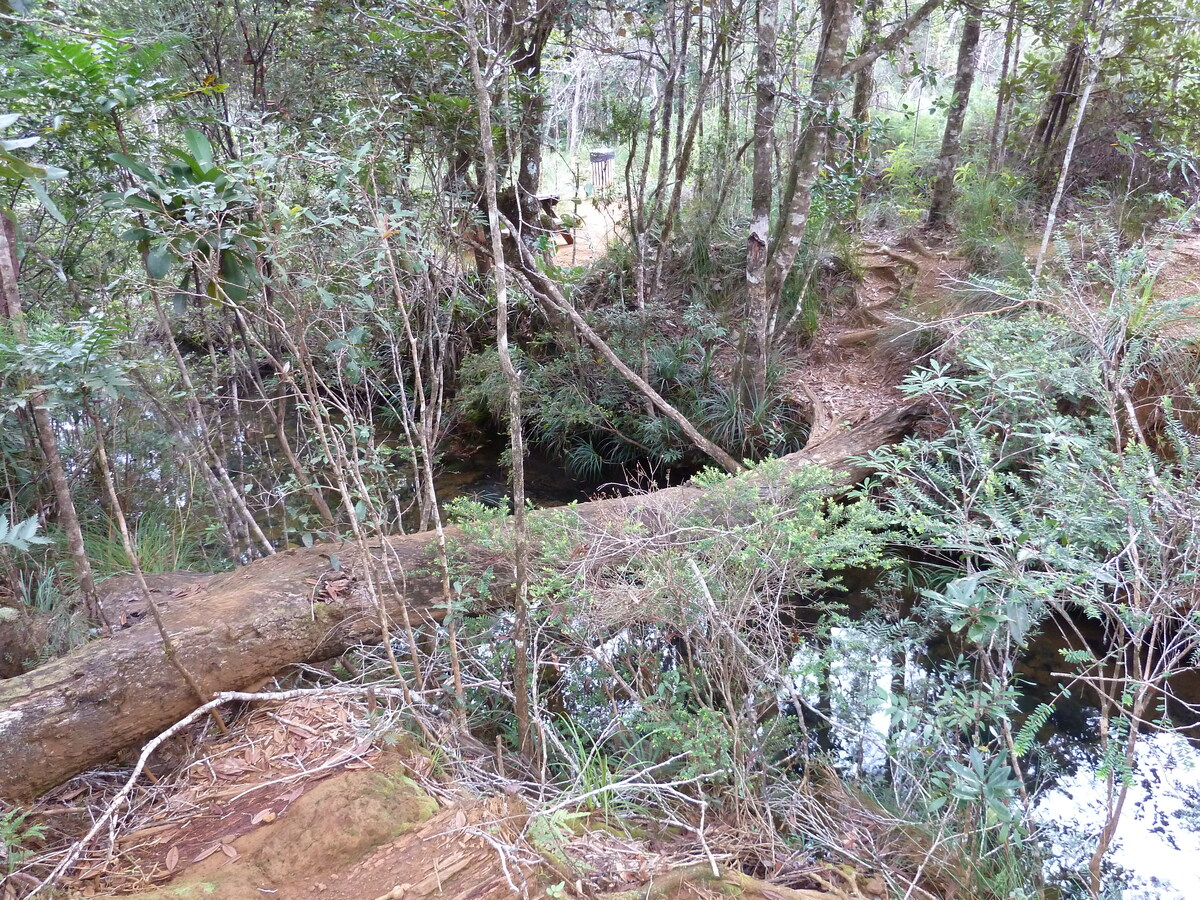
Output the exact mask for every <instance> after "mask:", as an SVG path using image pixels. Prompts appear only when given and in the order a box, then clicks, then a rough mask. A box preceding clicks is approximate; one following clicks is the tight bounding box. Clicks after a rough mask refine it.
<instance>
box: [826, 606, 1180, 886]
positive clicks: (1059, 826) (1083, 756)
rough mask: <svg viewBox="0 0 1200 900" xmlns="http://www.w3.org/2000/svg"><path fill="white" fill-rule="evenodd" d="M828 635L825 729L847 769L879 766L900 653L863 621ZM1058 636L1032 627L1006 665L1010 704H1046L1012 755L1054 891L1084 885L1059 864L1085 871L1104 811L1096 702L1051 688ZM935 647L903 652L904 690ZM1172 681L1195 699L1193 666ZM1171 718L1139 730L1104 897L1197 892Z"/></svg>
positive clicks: (921, 678) (1061, 666) (922, 680)
mask: <svg viewBox="0 0 1200 900" xmlns="http://www.w3.org/2000/svg"><path fill="white" fill-rule="evenodd" d="M1085 624H1086V623H1085ZM831 641H832V643H833V645H834V646H833V648H832V649H833V650H834V652H833V654H832V655H831V658H832V659H834V660H836V662H835V663H834V665H833V666H832V668H831V670H830V672H829V678H830V683H831V685H830V691H829V694H830V698H831V707H832V708H831V710H830V711H831V712H832V717H833V720H834V721H835V722H837V723H839V725H840V724H842V723H845V724H846V726H847V727H846V728H845V730H844V731H843V732H842V733H841V734H840V735H837V734H835V736H834V739H833V741H832V743H833V747H834V751H835V755H839V756H840V758H841V760H842V764H843V765H844V766H845V767H846V768H847V770H849V771H858V772H862V773H864V774H872V773H873V772H882V771H884V770H885V769H886V766H887V749H886V747H887V740H888V734H889V727H890V726H891V725H892V708H891V702H890V701H889V700H888V699H886V698H887V697H888V696H889V694H890V692H891V691H892V690H893V686H894V685H895V684H896V683H897V681H898V680H899V679H898V678H897V677H896V676H897V675H898V674H899V673H898V672H897V667H898V665H899V664H900V663H899V661H898V660H897V659H896V658H895V657H894V656H893V655H892V653H893V648H892V647H890V646H888V645H885V644H884V642H882V641H880V640H879V639H878V638H876V637H875V636H874V633H873V632H872V631H871V630H870V629H860V628H857V627H855V626H853V625H851V626H848V627H844V628H839V629H835V630H834V632H833V634H832V636H831ZM1064 646H1065V645H1064V643H1063V641H1062V640H1061V639H1059V638H1057V637H1056V636H1055V635H1053V634H1052V633H1047V634H1045V635H1042V636H1041V637H1039V638H1037V639H1035V640H1033V641H1032V642H1031V644H1030V646H1029V648H1028V652H1027V653H1026V654H1025V656H1024V658H1023V662H1022V664H1021V665H1019V666H1018V667H1017V674H1018V677H1019V681H1020V683H1021V687H1022V702H1021V706H1022V708H1023V709H1026V710H1031V709H1033V708H1034V707H1035V706H1036V705H1037V704H1038V703H1041V702H1051V701H1053V702H1054V707H1055V712H1054V714H1053V715H1052V716H1051V718H1050V720H1049V721H1048V722H1047V723H1046V726H1045V727H1044V728H1043V729H1042V730H1041V732H1040V733H1039V735H1038V742H1039V745H1040V746H1039V747H1038V748H1037V749H1036V750H1035V752H1034V754H1032V755H1031V756H1030V757H1028V758H1027V759H1026V760H1025V761H1024V762H1025V765H1026V767H1027V775H1030V776H1031V777H1032V780H1034V781H1037V782H1040V790H1039V791H1038V793H1037V800H1036V803H1035V808H1034V819H1035V821H1036V822H1037V823H1038V824H1039V825H1040V826H1042V829H1043V836H1044V848H1043V849H1044V854H1045V859H1046V875H1047V878H1048V879H1049V880H1050V882H1051V883H1058V884H1061V885H1062V886H1063V887H1064V894H1063V895H1064V896H1066V897H1075V896H1079V897H1084V896H1086V892H1085V891H1083V890H1082V888H1081V887H1076V888H1075V889H1073V890H1072V889H1071V888H1070V886H1069V885H1068V882H1069V881H1070V878H1069V875H1070V873H1072V872H1074V873H1084V872H1086V868H1087V862H1088V860H1089V859H1090V856H1091V853H1092V850H1093V849H1094V847H1095V842H1096V838H1097V836H1098V835H1099V833H1100V830H1101V828H1102V827H1103V825H1104V822H1105V821H1106V819H1107V815H1108V813H1107V808H1106V787H1105V780H1104V778H1103V776H1102V773H1101V772H1100V771H1099V769H1100V760H1099V746H1098V735H1099V730H1100V716H1099V710H1098V708H1097V707H1095V706H1094V705H1091V704H1090V703H1089V700H1088V698H1087V697H1086V696H1085V695H1081V694H1080V693H1079V692H1075V693H1073V694H1068V695H1067V696H1065V697H1063V696H1061V693H1060V691H1059V689H1058V685H1059V684H1060V683H1063V682H1065V681H1067V678H1066V677H1065V675H1060V674H1058V673H1065V672H1068V671H1069V670H1070V666H1068V665H1067V664H1066V663H1065V662H1064V661H1063V658H1062V654H1061V651H1062V650H1063V649H1064ZM944 650H945V648H944V647H940V648H939V647H936V646H935V647H933V648H929V650H928V651H921V652H920V653H919V654H912V653H910V654H908V655H907V656H906V658H905V659H904V661H903V667H904V671H903V673H902V674H903V682H904V684H905V685H906V693H908V694H909V696H913V694H914V693H920V692H921V691H922V689H923V688H924V686H925V685H926V684H927V683H928V680H929V678H930V671H931V668H930V666H931V665H932V664H935V663H934V661H935V660H937V659H938V658H945V657H944V653H943V652H942V651H944ZM810 687H811V686H810ZM1173 689H1174V691H1175V693H1176V694H1177V695H1179V696H1180V698H1181V699H1182V700H1184V701H1185V702H1195V701H1197V700H1200V678H1197V677H1194V676H1189V677H1185V678H1183V679H1180V680H1179V681H1177V682H1175V683H1174V684H1173ZM871 694H878V696H879V698H880V699H879V700H878V701H877V702H875V703H871V702H870V701H868V702H867V704H865V705H866V711H864V709H863V703H862V698H863V697H865V696H870V695H871ZM1174 724H1175V726H1176V728H1178V731H1176V732H1172V733H1155V734H1143V735H1142V736H1141V737H1140V742H1139V746H1138V750H1137V761H1136V765H1135V767H1134V770H1133V773H1132V777H1131V779H1130V790H1129V794H1128V797H1127V799H1126V801H1125V807H1124V810H1123V812H1122V815H1121V818H1120V824H1119V827H1118V829H1117V836H1116V840H1115V842H1114V844H1113V846H1112V849H1111V851H1110V853H1109V856H1108V857H1107V859H1106V864H1105V869H1106V872H1107V877H1106V884H1108V885H1109V886H1110V888H1111V890H1112V893H1111V894H1110V896H1112V897H1114V898H1116V897H1119V898H1122V900H1197V898H1200V742H1197V741H1196V740H1195V737H1196V731H1197V729H1196V727H1195V726H1196V723H1195V720H1194V718H1190V719H1183V718H1182V717H1179V718H1177V720H1176V722H1175V723H1174ZM836 731H837V729H835V732H836ZM1189 735H1190V737H1189Z"/></svg>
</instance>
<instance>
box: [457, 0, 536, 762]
mask: <svg viewBox="0 0 1200 900" xmlns="http://www.w3.org/2000/svg"><path fill="white" fill-rule="evenodd" d="M468 3H469V17H470V21H469V23H468V25H467V29H466V31H467V35H468V49H469V54H470V59H471V78H472V80H473V81H474V83H475V102H476V104H477V105H478V107H479V135H480V144H481V147H482V150H483V165H484V176H483V186H484V192H485V195H486V201H487V214H488V230H489V231H490V232H491V240H492V277H493V279H494V281H495V285H496V350H497V352H498V353H499V355H500V368H501V369H502V370H503V372H504V379H505V381H506V382H507V384H508V433H509V441H510V448H509V449H510V453H511V456H512V491H513V556H514V560H513V569H514V572H513V574H514V579H515V585H516V599H515V601H514V603H513V654H514V661H513V698H514V699H513V711H514V713H515V714H516V718H517V735H518V740H519V743H520V747H521V752H522V753H523V754H525V755H526V756H531V755H532V752H533V727H532V723H531V721H530V711H529V688H530V683H529V647H528V640H529V532H528V527H527V524H526V521H525V512H526V510H525V438H524V434H523V433H522V430H521V380H520V376H519V375H518V374H517V370H516V367H515V366H514V365H513V360H512V354H511V352H510V351H509V346H508V278H507V274H508V272H507V268H506V266H505V263H504V242H503V238H502V237H501V233H500V206H499V203H498V201H497V191H496V180H497V173H496V150H495V146H494V145H493V142H492V101H491V94H490V93H489V91H488V84H487V81H486V80H485V79H484V75H483V71H482V69H481V68H480V54H481V52H482V51H481V49H480V46H479V30H478V25H479V19H480V16H479V12H478V8H477V6H476V0H468ZM515 243H516V245H517V247H518V248H520V250H524V249H525V246H524V244H523V243H522V242H521V241H520V240H517V241H516V242H515Z"/></svg>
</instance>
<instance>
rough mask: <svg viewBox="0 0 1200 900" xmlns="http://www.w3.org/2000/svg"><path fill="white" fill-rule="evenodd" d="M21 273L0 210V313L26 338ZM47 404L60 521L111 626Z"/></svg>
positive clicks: (39, 408) (35, 402)
mask: <svg viewBox="0 0 1200 900" xmlns="http://www.w3.org/2000/svg"><path fill="white" fill-rule="evenodd" d="M18 272H19V269H18V266H17V241H16V227H15V226H14V225H13V222H12V220H11V219H10V218H9V217H8V216H7V215H5V214H4V213H3V211H0V315H2V317H3V318H5V319H7V320H8V321H9V323H10V325H11V326H12V329H13V333H14V334H15V335H16V337H17V339H18V340H21V341H23V340H24V339H25V317H24V313H22V311H21V293H20V290H19V285H18V284H17V275H18ZM47 403H48V398H47V396H46V392H45V391H38V392H37V393H35V394H34V395H33V396H32V397H31V398H30V401H29V409H30V412H31V413H32V415H33V424H34V429H35V430H36V431H37V439H38V446H39V447H40V448H41V451H42V459H43V460H44V461H45V463H46V474H47V476H48V477H49V478H50V486H51V487H52V488H53V489H54V501H55V505H56V506H57V508H58V524H59V525H61V526H62V529H63V531H64V532H66V535H67V549H68V551H69V552H70V554H71V563H72V565H73V567H74V569H75V578H76V580H77V581H78V582H79V593H80V595H81V596H82V597H83V604H84V608H85V609H86V610H87V616H88V619H89V620H90V621H91V622H94V623H96V624H100V625H107V624H108V622H107V621H105V617H104V610H103V609H101V608H100V602H99V600H98V599H97V597H96V580H95V578H94V577H93V576H92V564H91V562H89V561H88V555H87V549H86V548H85V547H84V544H83V529H82V528H80V526H79V513H78V512H77V511H76V509H75V500H74V499H73V498H72V497H71V485H70V483H69V482H68V481H67V471H66V468H65V467H64V466H63V462H62V456H61V454H60V453H59V452H58V436H57V434H56V433H55V431H54V422H53V421H51V419H50V411H49V410H48V409H47Z"/></svg>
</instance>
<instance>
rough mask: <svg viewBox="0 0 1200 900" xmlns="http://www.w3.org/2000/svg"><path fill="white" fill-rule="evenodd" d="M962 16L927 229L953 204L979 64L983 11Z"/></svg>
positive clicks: (972, 8)
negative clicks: (956, 60)
mask: <svg viewBox="0 0 1200 900" xmlns="http://www.w3.org/2000/svg"><path fill="white" fill-rule="evenodd" d="M963 16H964V18H963V30H962V38H961V40H960V41H959V44H958V65H957V67H956V69H955V73H954V92H953V94H952V95H951V99H950V108H949V110H947V113H946V130H945V131H944V132H943V133H942V150H941V153H939V154H938V161H937V173H936V175H935V179H934V182H933V197H932V199H931V200H930V204H929V225H930V226H935V225H941V224H942V223H944V222H945V221H946V219H947V217H948V216H949V215H950V206H951V204H952V203H953V202H954V171H955V169H957V168H958V152H959V149H960V148H961V146H962V132H963V124H964V122H965V121H966V118H967V103H969V102H970V99H971V87H972V86H973V85H974V83H975V69H976V68H977V66H978V64H979V34H980V25H981V24H982V12H981V10H980V8H979V7H977V6H967V7H965V8H964V10H963Z"/></svg>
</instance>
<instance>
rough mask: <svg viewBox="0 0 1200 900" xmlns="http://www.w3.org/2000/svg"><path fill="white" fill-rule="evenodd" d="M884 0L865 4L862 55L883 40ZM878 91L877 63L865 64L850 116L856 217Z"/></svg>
mask: <svg viewBox="0 0 1200 900" xmlns="http://www.w3.org/2000/svg"><path fill="white" fill-rule="evenodd" d="M882 6H883V0H867V2H866V4H865V5H864V7H863V35H862V43H861V44H860V45H859V50H858V52H859V55H862V54H864V53H866V52H867V51H868V50H869V49H870V48H871V46H872V45H873V44H875V42H876V41H878V40H879V16H880V13H881V8H882ZM874 93H875V64H874V63H871V64H870V65H867V66H863V68H862V69H861V70H860V71H859V72H858V74H857V75H855V76H854V105H853V107H852V108H851V112H850V117H851V120H852V121H853V123H854V144H853V148H854V149H853V152H854V172H855V174H856V175H857V176H858V189H857V190H856V191H855V193H854V212H855V218H856V219H857V217H858V208H859V206H860V205H861V203H862V179H863V176H864V175H865V169H866V166H867V156H868V152H869V150H870V143H871V95H872V94H874Z"/></svg>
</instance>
